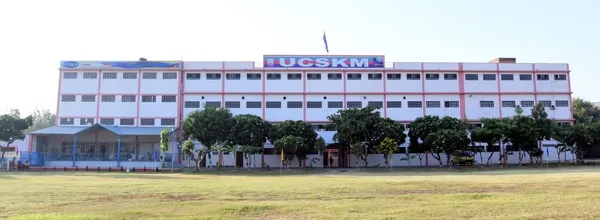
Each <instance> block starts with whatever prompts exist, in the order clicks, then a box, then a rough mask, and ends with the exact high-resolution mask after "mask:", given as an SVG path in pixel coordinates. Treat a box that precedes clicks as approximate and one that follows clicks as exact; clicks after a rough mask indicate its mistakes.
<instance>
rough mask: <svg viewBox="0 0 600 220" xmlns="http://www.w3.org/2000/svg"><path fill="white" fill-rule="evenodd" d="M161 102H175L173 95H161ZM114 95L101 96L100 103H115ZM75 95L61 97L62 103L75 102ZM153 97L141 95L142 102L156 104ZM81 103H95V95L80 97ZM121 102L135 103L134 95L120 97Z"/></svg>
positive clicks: (115, 97) (175, 98)
mask: <svg viewBox="0 0 600 220" xmlns="http://www.w3.org/2000/svg"><path fill="white" fill-rule="evenodd" d="M160 98H161V99H160V100H161V102H177V96H175V95H163V96H161V97H160ZM116 99H117V96H116V95H101V96H100V102H116ZM75 100H76V95H62V96H61V101H62V102H75ZM156 100H157V99H156V96H155V95H142V100H141V101H142V102H156ZM81 102H96V95H81ZM121 102H136V95H122V96H121Z"/></svg>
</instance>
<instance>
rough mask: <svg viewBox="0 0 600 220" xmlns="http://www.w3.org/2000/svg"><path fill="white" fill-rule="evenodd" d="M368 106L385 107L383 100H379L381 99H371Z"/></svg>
mask: <svg viewBox="0 0 600 220" xmlns="http://www.w3.org/2000/svg"><path fill="white" fill-rule="evenodd" d="M367 106H372V107H374V108H379V109H381V108H383V102H379V101H369V102H367Z"/></svg>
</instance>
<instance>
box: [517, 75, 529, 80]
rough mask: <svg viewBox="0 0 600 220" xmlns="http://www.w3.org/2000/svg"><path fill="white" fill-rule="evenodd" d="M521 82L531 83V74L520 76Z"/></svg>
mask: <svg viewBox="0 0 600 220" xmlns="http://www.w3.org/2000/svg"><path fill="white" fill-rule="evenodd" d="M519 80H522V81H531V74H519Z"/></svg>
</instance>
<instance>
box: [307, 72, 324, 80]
mask: <svg viewBox="0 0 600 220" xmlns="http://www.w3.org/2000/svg"><path fill="white" fill-rule="evenodd" d="M306 79H307V80H321V74H320V73H308V74H306Z"/></svg>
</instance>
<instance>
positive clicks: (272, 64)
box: [263, 55, 385, 68]
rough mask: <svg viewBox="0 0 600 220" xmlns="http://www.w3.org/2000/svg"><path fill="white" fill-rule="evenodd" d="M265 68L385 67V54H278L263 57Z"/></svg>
mask: <svg viewBox="0 0 600 220" xmlns="http://www.w3.org/2000/svg"><path fill="white" fill-rule="evenodd" d="M263 65H264V67H265V68H384V67H385V57H384V56H368V55H364V56H300V55H289V56H276V55H273V56H271V55H265V56H264V57H263Z"/></svg>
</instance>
